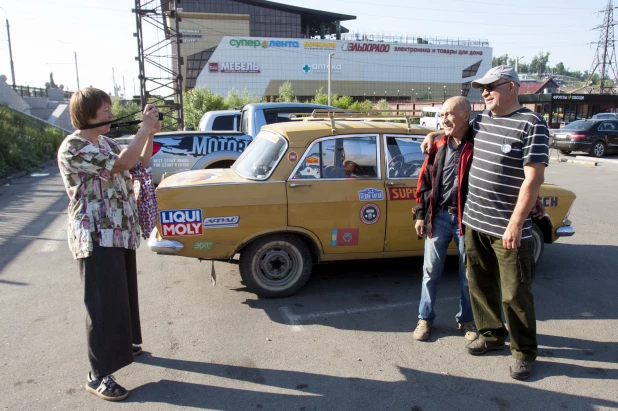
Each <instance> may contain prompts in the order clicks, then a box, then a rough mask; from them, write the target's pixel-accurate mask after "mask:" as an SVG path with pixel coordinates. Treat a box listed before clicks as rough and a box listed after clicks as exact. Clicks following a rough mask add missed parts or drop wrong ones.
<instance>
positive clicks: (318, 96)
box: [311, 87, 328, 104]
mask: <svg viewBox="0 0 618 411" xmlns="http://www.w3.org/2000/svg"><path fill="white" fill-rule="evenodd" d="M311 103H313V104H328V95H327V94H326V93H325V92H324V87H320V88H319V89H318V90H316V91H315V96H314V97H313V100H311Z"/></svg>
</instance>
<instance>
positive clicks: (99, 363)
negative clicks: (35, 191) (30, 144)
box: [58, 88, 160, 401]
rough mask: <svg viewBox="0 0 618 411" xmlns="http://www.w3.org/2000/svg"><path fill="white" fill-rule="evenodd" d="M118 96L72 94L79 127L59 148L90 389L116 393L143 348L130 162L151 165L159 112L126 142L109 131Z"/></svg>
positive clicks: (146, 115)
mask: <svg viewBox="0 0 618 411" xmlns="http://www.w3.org/2000/svg"><path fill="white" fill-rule="evenodd" d="M111 106H112V102H111V99H110V97H109V96H108V95H107V93H105V92H104V91H102V90H98V89H95V88H86V89H83V90H80V91H77V92H76V93H74V94H73V96H72V97H71V102H70V105H69V111H70V115H71V122H72V124H73V126H74V127H75V128H76V129H77V130H76V131H75V133H73V134H71V135H69V136H67V138H66V139H65V140H64V141H63V142H62V144H61V145H60V148H59V150H58V166H59V168H60V173H61V175H62V178H63V180H64V185H65V188H66V191H67V194H68V196H69V199H70V202H69V208H68V215H69V221H68V222H69V225H68V240H69V247H70V249H71V252H72V253H73V257H74V258H75V259H77V260H78V261H79V271H80V276H81V279H82V283H83V285H84V303H85V305H86V311H87V316H86V331H87V340H88V357H89V360H90V366H91V371H90V372H89V373H88V378H87V384H86V389H87V390H88V391H90V392H92V393H93V394H95V395H97V396H99V397H101V398H103V399H106V400H110V401H120V400H123V399H124V398H126V397H127V395H128V391H127V390H126V389H124V388H123V387H122V386H121V385H119V384H118V383H117V382H116V381H115V380H114V377H113V376H112V375H111V374H112V373H113V372H115V371H117V370H119V369H120V368H122V367H124V366H126V365H129V364H131V363H132V362H133V356H134V355H138V354H140V353H141V352H142V349H141V347H140V346H139V344H141V343H142V337H141V328H140V318H139V306H138V293H137V269H136V259H135V250H136V249H137V247H138V246H139V241H140V238H139V237H140V226H139V223H138V210H137V203H136V199H135V195H134V192H133V181H132V179H131V174H130V170H131V169H132V168H133V167H135V166H139V165H140V164H141V165H143V166H144V167H147V166H148V162H149V161H150V156H151V154H152V140H153V136H154V134H155V133H156V132H157V131H158V130H159V129H160V123H159V113H158V110H157V108H156V107H154V106H153V105H150V104H148V105H146V107H145V108H144V111H143V114H142V125H141V127H140V129H139V131H138V132H137V134H136V135H135V138H134V139H133V141H132V142H131V143H130V144H129V145H128V146H127V147H126V148H124V149H121V148H120V147H119V146H118V145H117V144H116V143H115V142H114V141H113V140H111V139H110V138H108V137H105V136H103V134H105V133H107V132H109V130H110V123H111V120H112V119H113V117H114V116H113V114H112V107H111Z"/></svg>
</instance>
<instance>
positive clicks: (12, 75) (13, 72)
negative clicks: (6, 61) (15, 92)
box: [0, 7, 15, 89]
mask: <svg viewBox="0 0 618 411" xmlns="http://www.w3.org/2000/svg"><path fill="white" fill-rule="evenodd" d="M0 9H2V11H4V15H5V17H6V35H7V37H8V40H9V58H10V61H11V79H12V80H13V89H15V67H14V66H13V48H12V47H11V29H10V26H9V15H8V13H7V12H6V10H5V9H4V8H2V7H0Z"/></svg>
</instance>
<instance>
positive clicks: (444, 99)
mask: <svg viewBox="0 0 618 411" xmlns="http://www.w3.org/2000/svg"><path fill="white" fill-rule="evenodd" d="M442 87H444V98H443V99H442V101H443V102H444V101H446V86H442Z"/></svg>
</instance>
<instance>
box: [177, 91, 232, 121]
mask: <svg viewBox="0 0 618 411" xmlns="http://www.w3.org/2000/svg"><path fill="white" fill-rule="evenodd" d="M183 103H184V107H183V108H184V117H185V126H191V127H193V128H194V129H196V130H197V126H198V124H199V122H200V119H201V118H202V116H203V115H204V113H206V112H207V111H211V110H227V108H228V105H227V103H226V101H225V99H224V98H223V96H222V95H220V94H215V93H213V92H212V91H211V90H210V89H208V88H203V87H198V88H194V89H192V90H189V91H187V92H186V93H184V95H183Z"/></svg>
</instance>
